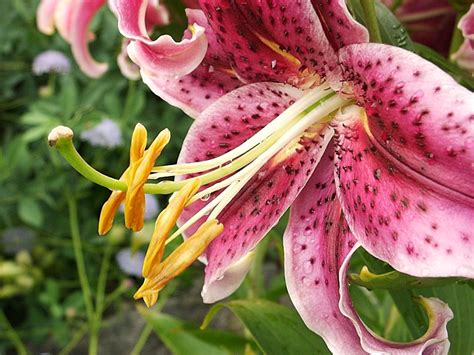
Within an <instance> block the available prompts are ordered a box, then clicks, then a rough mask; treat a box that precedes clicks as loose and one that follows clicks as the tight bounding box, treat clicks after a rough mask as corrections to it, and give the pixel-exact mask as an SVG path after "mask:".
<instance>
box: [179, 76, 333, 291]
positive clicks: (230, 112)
mask: <svg viewBox="0 0 474 355" xmlns="http://www.w3.org/2000/svg"><path fill="white" fill-rule="evenodd" d="M300 95H301V92H300V91H298V90H297V89H294V88H292V87H291V86H286V85H283V84H272V83H259V84H250V85H247V86H244V87H242V88H239V89H237V90H234V91H232V92H231V93H229V94H227V95H225V96H224V97H222V98H221V99H220V100H218V101H217V102H215V103H214V104H213V105H211V106H210V107H209V108H208V109H207V110H206V111H204V112H203V113H202V115H201V117H200V118H199V120H197V121H196V122H195V123H194V125H193V126H192V127H191V130H190V131H189V134H188V137H187V138H186V140H185V142H184V145H183V150H182V151H181V155H180V158H179V162H180V163H182V162H194V161H203V160H208V159H211V158H213V157H217V156H220V155H222V154H224V153H225V152H227V151H229V150H231V149H233V148H235V147H237V146H239V145H240V144H241V143H243V142H245V141H246V140H247V139H248V138H249V137H251V136H252V135H254V134H255V133H256V132H258V131H259V130H260V129H262V128H263V127H264V126H265V125H266V124H268V123H269V122H270V121H272V120H273V119H274V118H275V117H277V116H278V115H279V114H280V113H281V112H282V111H283V110H285V109H286V108H287V107H288V106H289V105H290V104H292V103H293V102H294V101H295V100H296V99H297V98H299V97H300ZM325 133H326V131H322V132H321V133H320V134H321V136H317V137H316V138H314V139H305V140H301V141H300V145H299V146H298V148H297V150H295V151H291V152H288V155H285V157H284V159H282V160H279V161H277V162H276V161H274V160H273V159H271V160H270V161H269V162H268V163H266V164H265V165H264V166H263V167H262V168H261V169H260V170H259V172H257V173H256V174H255V176H254V177H253V178H252V179H251V180H250V181H249V182H248V183H247V185H246V186H245V187H244V188H243V189H242V191H241V192H240V193H239V194H238V195H237V196H236V197H235V198H234V200H233V201H232V202H231V203H230V204H229V205H228V206H227V208H226V209H225V210H224V211H223V212H222V213H221V214H220V215H219V216H218V219H219V221H220V222H221V223H223V224H224V227H225V229H224V232H223V233H222V234H221V235H220V236H219V237H218V238H217V239H216V240H214V241H213V242H212V243H211V245H210V246H209V248H208V249H207V251H206V256H207V260H208V261H209V263H208V265H207V267H206V279H205V286H204V291H207V290H212V292H213V294H218V295H219V297H221V298H222V297H225V296H227V295H229V294H230V293H231V292H233V291H234V290H235V289H236V288H237V287H238V286H239V284H240V281H241V280H242V278H238V280H237V281H239V282H235V283H232V287H230V286H229V284H228V283H227V284H226V285H225V286H226V287H225V292H224V290H222V289H221V290H216V287H217V288H219V285H220V284H223V283H225V281H224V280H225V279H226V278H229V277H230V276H229V275H227V273H226V272H227V271H228V269H229V268H232V267H233V266H235V265H236V263H238V262H239V261H240V260H242V258H243V257H245V256H246V255H247V253H248V252H250V251H251V250H252V249H253V248H254V247H255V246H256V244H257V243H258V242H259V241H260V240H261V239H262V238H263V236H264V235H265V234H266V233H267V231H268V230H269V229H270V228H271V227H272V226H273V225H274V224H275V223H276V222H277V221H278V219H279V218H280V217H281V215H282V214H283V213H284V212H285V210H286V209H287V208H288V206H289V205H290V204H291V202H292V201H293V200H294V198H295V197H296V195H297V194H298V192H299V191H300V190H301V189H302V187H303V186H304V185H305V183H306V181H307V179H308V178H309V176H310V175H311V173H312V172H313V169H314V167H315V165H316V164H317V162H318V160H319V156H320V154H322V151H323V150H324V148H325V146H326V145H327V143H328V140H329V137H330V134H329V135H326V136H325V135H324V134H325ZM217 194H218V193H214V194H212V195H211V196H210V198H209V200H207V201H197V202H195V203H194V204H192V205H191V206H190V207H189V208H188V209H186V210H185V212H184V213H183V216H182V219H181V221H180V222H181V223H183V222H184V221H186V220H187V219H189V218H190V217H191V216H192V215H194V214H195V213H196V212H197V211H199V210H201V209H202V208H203V207H204V206H205V205H206V204H207V203H209V202H210V201H212V200H213V199H214V198H215V197H216V196H217ZM201 222H202V221H201ZM201 222H198V223H197V224H196V225H195V227H194V228H193V229H191V230H190V231H188V234H190V233H192V232H193V230H195V228H197V225H199V224H200V223H201ZM204 295H205V299H206V292H204ZM209 299H212V300H217V299H216V297H209V298H207V299H206V300H209Z"/></svg>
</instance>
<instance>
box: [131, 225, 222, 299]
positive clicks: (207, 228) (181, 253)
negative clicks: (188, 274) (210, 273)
mask: <svg viewBox="0 0 474 355" xmlns="http://www.w3.org/2000/svg"><path fill="white" fill-rule="evenodd" d="M223 230H224V225H222V224H220V223H219V221H218V220H216V219H211V220H208V221H206V222H204V223H203V224H202V225H201V226H200V227H199V228H198V230H197V231H196V233H194V234H193V235H192V236H191V237H189V238H188V239H187V240H185V241H184V242H183V243H182V244H181V245H180V246H179V247H177V248H176V249H175V250H174V251H173V252H172V253H171V254H170V255H169V256H168V258H166V259H165V261H163V263H161V264H160V265H159V266H158V267H157V268H156V269H155V270H153V273H151V274H150V277H149V278H147V279H145V282H144V283H143V285H142V286H141V287H140V289H139V290H138V291H137V292H136V293H135V295H134V296H133V297H134V298H135V299H139V298H142V297H145V296H146V295H151V294H158V292H159V291H161V290H162V289H163V287H165V286H166V284H168V283H169V282H170V281H171V280H173V279H174V278H175V277H176V276H178V275H179V274H181V273H182V272H183V271H184V270H186V269H187V268H188V267H189V266H190V265H191V264H192V263H193V262H194V261H195V260H196V259H197V258H198V257H199V256H200V255H201V254H202V253H203V252H204V251H205V250H206V248H207V246H208V245H209V244H210V243H211V242H212V241H213V240H214V239H215V238H216V237H217V236H218V235H219V234H221V233H222V231H223Z"/></svg>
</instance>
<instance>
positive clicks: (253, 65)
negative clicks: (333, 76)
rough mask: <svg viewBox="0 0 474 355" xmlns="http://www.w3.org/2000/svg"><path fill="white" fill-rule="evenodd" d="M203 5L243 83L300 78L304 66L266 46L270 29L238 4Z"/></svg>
mask: <svg viewBox="0 0 474 355" xmlns="http://www.w3.org/2000/svg"><path fill="white" fill-rule="evenodd" d="M200 4H201V8H202V10H203V11H204V13H205V14H206V16H207V18H208V21H209V24H210V26H211V28H212V30H213V31H214V33H215V37H216V39H217V42H218V43H219V44H220V45H221V46H222V48H223V50H224V51H225V53H226V56H227V60H228V61H229V63H230V66H231V67H232V68H233V69H234V70H235V71H236V72H237V73H238V75H239V77H241V78H242V79H243V80H246V81H249V82H255V81H278V82H286V81H287V80H288V79H290V78H295V77H297V76H298V73H299V71H298V70H299V67H300V65H299V64H297V63H295V62H294V61H292V60H291V59H289V56H288V55H284V54H283V53H282V52H281V51H280V52H278V51H275V50H273V49H271V48H270V47H269V46H267V45H266V44H264V42H262V40H261V39H260V38H259V36H260V37H264V38H265V39H267V40H270V41H271V40H272V37H271V36H270V34H269V30H270V29H266V28H265V26H263V25H262V24H257V23H255V21H254V20H252V21H250V20H248V19H247V18H246V17H245V16H244V10H245V9H242V8H241V6H240V5H239V4H238V3H237V2H235V1H229V0H224V1H222V0H201V1H200ZM279 44H280V43H276V45H277V47H278V45H279Z"/></svg>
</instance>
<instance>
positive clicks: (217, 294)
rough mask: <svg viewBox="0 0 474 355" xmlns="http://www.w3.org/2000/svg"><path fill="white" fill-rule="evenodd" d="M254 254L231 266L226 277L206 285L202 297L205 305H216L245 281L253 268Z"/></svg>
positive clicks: (226, 272)
mask: <svg viewBox="0 0 474 355" xmlns="http://www.w3.org/2000/svg"><path fill="white" fill-rule="evenodd" d="M253 257H254V252H253V251H251V252H249V253H247V255H245V256H244V257H242V258H240V260H238V261H236V262H235V263H233V264H232V265H230V266H229V267H228V268H227V270H226V271H225V273H224V277H222V278H220V279H218V280H216V281H214V282H211V283H206V284H204V286H203V288H202V291H201V296H202V300H203V302H204V303H215V302H218V301H220V300H221V299H223V298H226V297H227V296H229V295H231V294H232V293H233V292H234V291H235V290H236V289H237V288H238V287H239V286H240V284H241V283H242V282H243V281H244V279H245V276H247V272H248V271H249V270H250V267H251V266H252V261H253Z"/></svg>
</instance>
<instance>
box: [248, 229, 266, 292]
mask: <svg viewBox="0 0 474 355" xmlns="http://www.w3.org/2000/svg"><path fill="white" fill-rule="evenodd" d="M270 239H271V238H270V235H267V236H266V238H264V239H263V240H262V241H261V242H260V243H259V244H258V246H257V248H256V249H255V255H254V258H253V261H252V266H251V267H250V271H249V281H250V287H249V292H248V293H249V295H248V296H249V298H259V297H260V296H261V295H262V294H263V292H264V290H265V285H264V277H263V262H264V261H265V254H266V253H267V249H268V243H269V242H270Z"/></svg>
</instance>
